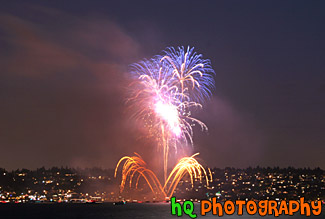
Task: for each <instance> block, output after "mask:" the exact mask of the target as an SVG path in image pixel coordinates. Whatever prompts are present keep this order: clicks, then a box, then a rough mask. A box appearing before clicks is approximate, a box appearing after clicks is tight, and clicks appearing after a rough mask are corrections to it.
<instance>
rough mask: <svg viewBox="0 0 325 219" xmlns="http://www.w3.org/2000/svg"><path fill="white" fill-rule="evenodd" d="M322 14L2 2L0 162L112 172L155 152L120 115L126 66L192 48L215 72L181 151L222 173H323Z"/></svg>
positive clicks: (316, 7)
mask: <svg viewBox="0 0 325 219" xmlns="http://www.w3.org/2000/svg"><path fill="white" fill-rule="evenodd" d="M324 11H325V2H324V1H282V0H281V1H230V0H225V1H198V0H197V1H166V0H165V1H133V0H130V1H115V2H110V1H28V3H27V2H26V1H4V2H2V3H1V8H0V48H1V49H0V51H1V52H0V104H1V105H0V166H1V167H4V168H7V169H16V168H37V167H41V166H45V167H51V166H61V165H64V166H65V165H68V166H80V167H92V166H101V167H105V168H111V167H114V166H115V164H116V162H117V161H118V159H119V158H120V157H121V156H124V155H131V154H132V153H133V152H134V151H136V152H138V153H140V154H142V155H143V156H144V157H145V158H150V157H152V156H153V155H155V154H157V151H156V149H155V148H154V147H152V146H150V145H149V144H148V142H146V140H144V139H143V138H142V136H141V132H139V130H137V128H136V125H134V122H133V121H131V120H130V119H129V116H128V114H127V113H126V112H125V111H126V110H125V109H126V106H125V103H124V102H125V90H126V87H127V85H128V83H129V82H130V77H129V75H128V73H127V68H128V65H129V64H131V63H133V62H136V61H139V60H141V59H142V58H145V57H147V58H149V57H151V56H153V55H155V54H157V53H159V52H160V51H161V50H163V49H165V48H166V47H167V46H182V45H183V46H187V45H191V46H194V47H195V48H196V51H197V52H199V53H202V54H203V55H204V58H209V59H210V60H211V62H212V66H213V68H214V70H215V72H216V77H215V78H216V89H215V91H214V92H213V96H212V98H211V100H209V101H208V102H207V104H205V106H204V110H203V111H201V112H197V114H196V116H197V117H198V118H200V119H201V120H202V121H204V122H205V123H206V124H207V126H208V127H209V132H208V133H201V132H200V130H195V134H194V141H195V143H194V148H193V149H192V150H191V152H200V153H201V154H200V158H201V161H202V162H203V163H204V164H207V165H209V166H216V167H220V168H223V167H225V166H231V167H248V166H257V165H260V166H280V167H287V166H294V167H317V166H319V167H321V168H323V169H325V159H324V155H325V28H324V24H325V13H324ZM191 152H189V153H191ZM156 156H158V155H156Z"/></svg>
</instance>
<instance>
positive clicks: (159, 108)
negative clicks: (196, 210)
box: [118, 47, 214, 195]
mask: <svg viewBox="0 0 325 219" xmlns="http://www.w3.org/2000/svg"><path fill="white" fill-rule="evenodd" d="M131 74H132V75H133V76H134V77H135V82H134V83H132V86H131V94H130V98H129V99H128V103H129V105H130V107H131V108H132V109H133V110H134V117H135V118H136V119H138V120H141V121H144V123H145V125H146V127H147V128H148V131H149V135H150V136H153V137H154V138H155V139H157V143H158V146H159V148H161V149H162V151H163V161H164V180H165V184H164V187H163V188H162V189H161V188H160V187H161V185H160V184H159V185H158V182H159V180H158V179H157V177H156V176H155V175H154V173H153V172H152V171H149V170H148V169H147V168H145V167H144V166H145V163H144V161H143V160H142V159H141V157H140V156H135V157H124V158H122V159H121V160H126V161H125V163H124V166H123V171H122V182H121V188H124V184H125V181H126V178H127V177H130V179H129V180H130V183H131V184H132V178H133V175H134V174H135V173H139V174H140V175H141V176H142V177H144V178H145V180H146V181H147V183H148V184H149V186H150V187H151V189H152V185H153V184H155V186H158V187H159V189H160V190H162V191H164V192H166V194H167V195H168V194H170V192H171V191H173V190H174V189H175V188H176V186H177V183H178V182H179V180H180V178H181V177H182V176H183V175H184V174H185V173H189V175H190V176H191V177H192V176H194V177H201V176H202V174H203V175H206V172H205V170H204V168H203V167H202V166H200V164H199V163H198V162H197V161H196V160H195V158H194V156H192V157H187V158H182V159H181V160H180V161H179V163H178V164H177V165H176V167H175V168H176V169H174V170H173V171H172V172H171V175H169V177H168V178H167V175H168V174H167V167H168V165H167V164H168V156H169V153H170V151H171V150H170V147H172V148H173V149H174V151H175V152H177V147H179V146H181V145H192V144H193V140H192V136H193V129H192V127H193V126H194V125H195V124H198V125H199V126H200V127H201V129H202V130H207V126H206V125H205V124H204V123H203V122H201V121H200V120H198V119H196V118H194V117H192V115H191V110H192V109H193V108H202V105H201V104H202V103H203V102H204V101H205V100H206V99H207V98H208V97H209V96H210V95H211V89H212V88H213V87H214V79H213V74H214V71H213V69H212V68H211V65H210V61H209V60H206V59H203V58H202V55H200V54H196V53H195V52H194V48H190V47H188V48H187V49H186V50H185V49H184V48H183V47H178V49H174V48H172V47H170V48H167V49H166V50H165V51H163V54H162V55H157V56H154V57H153V58H151V59H149V60H143V61H141V62H139V63H135V64H133V65H132V66H131ZM121 160H120V162H121ZM185 161H186V162H185ZM120 162H119V163H118V165H119V164H120ZM198 165H199V166H198ZM184 168H185V169H184ZM184 170H186V171H185V172H184ZM203 170H204V171H203ZM178 171H180V172H178ZM172 176H173V177H174V178H173V179H172V178H171V177H172ZM169 181H170V182H171V185H172V188H167V187H166V186H167V184H166V183H167V182H169ZM149 182H150V183H149ZM122 185H123V186H122Z"/></svg>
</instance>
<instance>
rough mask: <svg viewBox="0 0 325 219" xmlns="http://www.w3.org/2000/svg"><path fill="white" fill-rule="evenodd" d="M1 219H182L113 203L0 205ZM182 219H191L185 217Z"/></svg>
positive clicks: (156, 208) (166, 207) (163, 210)
mask: <svg viewBox="0 0 325 219" xmlns="http://www.w3.org/2000/svg"><path fill="white" fill-rule="evenodd" d="M199 210H200V205H198V204H197V205H195V213H197V214H198V212H199ZM0 218H121V219H124V218H178V217H177V216H173V215H171V207H170V204H168V203H163V204H161V203H157V204H156V203H154V204H132V203H130V204H126V205H119V206H114V205H113V204H111V203H104V204H0ZM182 218H190V217H188V216H187V215H183V217H182ZM198 218H218V216H214V215H212V214H210V215H206V216H199V214H198ZM221 218H227V219H231V218H234V219H254V218H265V219H269V218H275V217H273V216H265V217H260V216H258V214H256V215H252V216H251V215H247V214H245V211H244V215H242V216H238V215H231V216H228V215H226V216H223V217H221ZM278 218H280V219H295V218H297V219H303V218H310V219H320V218H325V209H324V206H323V209H322V214H321V215H320V216H310V217H306V216H301V215H299V214H297V213H296V214H295V215H293V216H285V215H284V216H280V217H278Z"/></svg>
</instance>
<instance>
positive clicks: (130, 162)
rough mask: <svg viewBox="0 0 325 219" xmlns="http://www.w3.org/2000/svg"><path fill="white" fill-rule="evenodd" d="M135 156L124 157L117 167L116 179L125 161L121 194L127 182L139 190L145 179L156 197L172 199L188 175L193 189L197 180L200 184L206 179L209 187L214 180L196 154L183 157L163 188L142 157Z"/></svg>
mask: <svg viewBox="0 0 325 219" xmlns="http://www.w3.org/2000/svg"><path fill="white" fill-rule="evenodd" d="M135 154H136V156H133V157H129V156H125V157H122V158H121V159H120V160H119V162H118V163H117V165H116V168H115V177H116V174H117V170H118V168H119V166H120V164H121V163H122V162H123V161H124V165H123V167H122V180H121V184H120V191H121V192H123V190H124V189H125V184H126V183H127V181H128V182H129V187H130V188H131V187H132V184H135V188H137V187H138V184H139V180H140V178H143V179H144V180H145V182H146V183H147V185H148V186H149V188H150V189H151V191H152V192H153V193H154V194H155V195H161V196H162V197H168V198H170V197H171V196H172V195H173V193H174V191H175V189H176V187H177V185H178V183H179V181H180V180H181V179H182V178H183V177H184V176H185V175H186V174H188V175H189V176H190V179H191V184H192V187H193V186H194V181H195V180H197V179H199V180H200V182H202V179H205V181H206V183H207V185H209V181H211V179H212V175H211V171H210V169H208V173H207V172H206V170H205V169H204V167H203V166H202V165H201V164H200V163H199V162H198V161H197V160H196V159H195V158H194V157H195V156H197V155H198V154H199V153H196V154H194V155H192V156H191V157H183V158H182V159H180V161H179V162H178V163H177V164H176V166H175V167H174V169H173V170H172V171H171V173H170V174H169V176H168V178H167V180H166V181H165V184H164V186H163V187H162V186H161V184H160V182H159V180H158V178H157V176H156V175H155V174H154V172H152V171H151V170H150V169H148V168H146V163H145V162H144V161H143V159H142V158H141V156H140V155H138V154H137V153H135ZM209 177H210V179H209ZM134 178H135V182H134Z"/></svg>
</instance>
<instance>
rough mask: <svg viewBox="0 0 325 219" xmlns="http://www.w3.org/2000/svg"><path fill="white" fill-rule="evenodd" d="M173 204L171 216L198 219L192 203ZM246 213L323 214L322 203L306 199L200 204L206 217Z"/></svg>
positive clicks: (211, 201) (174, 200)
mask: <svg viewBox="0 0 325 219" xmlns="http://www.w3.org/2000/svg"><path fill="white" fill-rule="evenodd" d="M170 202H171V214H172V215H175V216H178V217H181V216H183V214H184V215H188V216H189V217H190V218H196V217H197V214H196V213H194V203H193V202H192V201H184V202H183V203H181V202H179V201H177V200H176V197H172V198H171V199H170ZM244 211H246V212H247V214H249V215H255V214H257V215H259V216H266V215H273V216H275V217H278V216H280V215H291V216H292V215H294V214H300V215H305V216H311V215H312V214H313V215H315V216H317V215H320V214H321V213H322V202H321V201H312V202H305V199H304V198H300V200H299V201H296V200H289V201H280V202H278V201H275V200H261V201H257V202H255V201H243V200H236V201H225V202H224V203H222V202H218V201H217V198H216V197H214V198H212V199H211V200H201V202H200V215H201V216H205V215H206V214H207V213H212V214H213V215H216V216H219V217H221V216H223V215H233V214H237V215H239V216H240V215H243V212H244Z"/></svg>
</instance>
